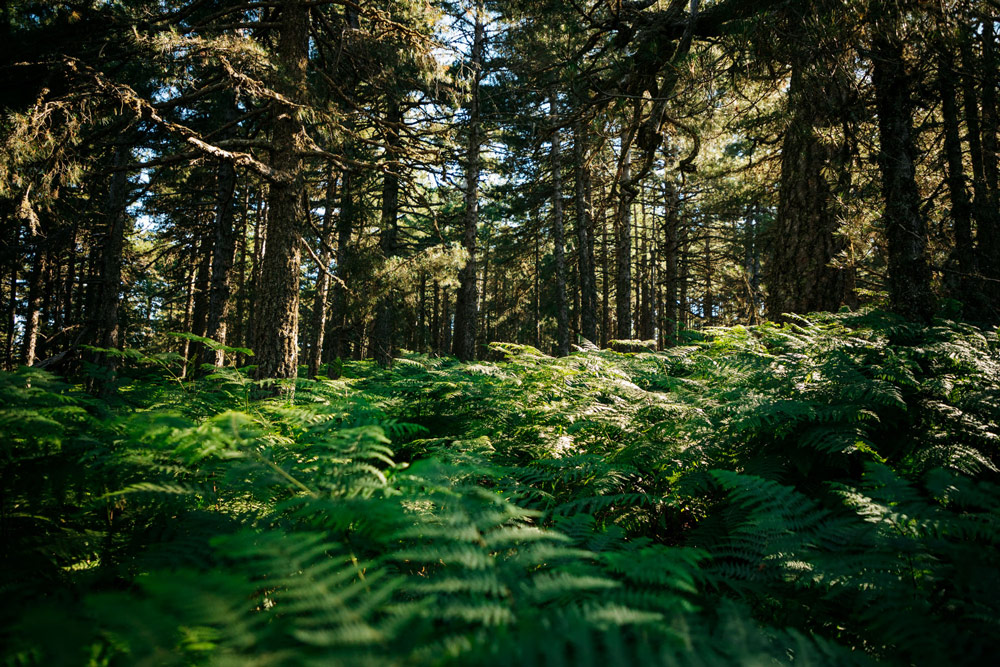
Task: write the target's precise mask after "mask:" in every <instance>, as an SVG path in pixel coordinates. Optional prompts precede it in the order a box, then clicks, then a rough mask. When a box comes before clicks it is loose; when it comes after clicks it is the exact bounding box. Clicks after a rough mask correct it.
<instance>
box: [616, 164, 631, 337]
mask: <svg viewBox="0 0 1000 667" xmlns="http://www.w3.org/2000/svg"><path fill="white" fill-rule="evenodd" d="M625 150H626V153H625V156H624V157H623V158H622V174H621V179H620V180H619V182H618V216H617V219H616V220H615V222H616V223H617V226H616V227H615V230H616V232H617V233H616V234H615V315H616V319H617V321H618V331H617V337H618V339H619V340H628V339H630V338H632V201H633V200H634V199H635V192H634V191H633V190H632V187H633V186H632V167H631V165H630V164H629V163H630V162H631V155H630V154H629V153H628V149H627V148H626V149H625Z"/></svg>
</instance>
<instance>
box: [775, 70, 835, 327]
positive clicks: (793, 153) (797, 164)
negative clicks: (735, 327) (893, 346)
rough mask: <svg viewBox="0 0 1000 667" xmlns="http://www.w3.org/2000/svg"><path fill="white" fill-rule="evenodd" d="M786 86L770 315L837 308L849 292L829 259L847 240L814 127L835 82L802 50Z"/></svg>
mask: <svg viewBox="0 0 1000 667" xmlns="http://www.w3.org/2000/svg"><path fill="white" fill-rule="evenodd" d="M792 67H793V69H792V80H791V86H790V88H789V91H788V97H789V104H790V106H791V111H792V117H791V121H790V122H789V124H788V126H787V128H786V129H785V135H784V141H783V143H782V149H781V187H780V192H779V200H778V214H777V217H776V219H775V221H774V225H773V226H772V228H771V235H770V242H769V244H768V248H767V249H768V257H767V264H766V269H767V286H768V292H767V303H766V308H767V312H768V314H769V316H770V317H772V318H775V319H780V318H781V316H782V314H783V313H808V312H812V311H820V310H826V311H833V310H837V308H839V307H840V305H841V304H843V303H845V302H846V301H848V300H849V295H848V292H849V286H850V281H849V276H848V275H847V271H844V270H843V269H839V268H836V267H833V266H831V265H830V264H831V261H833V259H834V258H835V257H836V256H837V254H838V253H840V252H841V251H842V250H843V248H844V240H843V238H842V237H840V236H839V235H838V234H837V230H838V228H839V227H840V224H839V221H838V219H837V212H836V210H835V208H834V206H833V205H832V202H831V200H832V198H833V195H832V193H831V191H830V186H829V184H828V182H827V180H826V177H825V176H824V172H826V171H828V170H829V169H830V167H831V158H832V155H831V150H830V148H828V147H827V146H824V145H823V141H822V139H820V137H819V136H818V135H817V128H820V127H823V126H826V125H829V124H830V118H829V115H830V109H829V105H830V99H832V96H828V95H827V94H826V93H827V92H828V89H829V88H830V87H831V86H834V85H836V84H835V83H833V82H832V81H831V80H830V77H829V75H828V74H826V73H825V72H816V71H815V69H814V68H819V67H822V66H821V65H818V64H813V63H809V62H807V60H806V59H805V58H804V57H802V56H800V57H798V58H796V60H795V62H794V63H793V66H792Z"/></svg>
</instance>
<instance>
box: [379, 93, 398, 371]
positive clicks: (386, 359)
mask: <svg viewBox="0 0 1000 667" xmlns="http://www.w3.org/2000/svg"><path fill="white" fill-rule="evenodd" d="M401 122H402V115H401V114H400V110H399V102H398V101H396V100H392V101H390V102H389V108H388V110H387V111H386V125H387V126H388V132H389V138H388V142H387V145H386V157H387V159H388V162H389V165H388V168H387V169H386V172H385V178H384V180H383V185H382V238H381V240H380V242H379V245H380V246H381V250H382V257H383V258H384V259H385V260H388V259H390V258H392V257H395V256H396V252H397V248H396V246H397V236H398V227H397V222H398V217H399V175H398V173H397V170H398V169H399V166H398V164H393V161H394V160H395V159H396V157H397V156H396V151H397V150H398V149H399V139H400V134H399V124H400V123H401ZM394 300H395V294H393V292H392V290H389V291H387V292H386V293H385V294H383V295H382V296H381V298H380V299H379V302H378V304H377V305H376V307H375V308H376V313H375V329H374V332H373V335H372V348H373V353H374V357H375V362H376V363H377V364H378V365H379V366H381V367H382V368H389V367H390V366H392V356H393V349H392V338H393V329H394V327H393V320H394V318H395V308H394Z"/></svg>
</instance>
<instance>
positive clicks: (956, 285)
mask: <svg viewBox="0 0 1000 667" xmlns="http://www.w3.org/2000/svg"><path fill="white" fill-rule="evenodd" d="M954 74H955V67H954V57H953V56H952V54H951V51H950V50H949V49H948V47H947V46H945V47H943V48H942V49H941V51H940V53H939V54H938V78H937V81H938V91H939V92H940V94H941V116H942V120H943V121H944V156H945V162H946V164H947V166H948V174H947V182H948V193H949V196H950V199H951V220H952V230H953V233H954V236H955V248H954V251H953V253H952V258H953V260H954V264H956V265H957V267H958V277H957V279H952V278H950V277H949V278H948V280H947V282H948V284H950V285H952V294H953V295H954V296H955V297H956V298H958V299H959V300H961V301H968V299H969V298H970V297H973V296H974V295H975V294H976V292H977V284H976V283H977V281H976V280H975V279H974V274H975V273H976V265H975V248H974V247H973V245H972V202H971V200H970V199H969V192H968V190H966V187H965V165H964V164H963V160H962V139H961V134H960V127H959V118H958V104H957V103H956V101H955V84H954V80H953V78H952V77H954ZM965 310H966V312H965V315H966V316H967V317H968V316H971V315H973V313H974V312H977V311H978V310H979V308H977V307H976V306H975V304H971V303H967V304H966V306H965Z"/></svg>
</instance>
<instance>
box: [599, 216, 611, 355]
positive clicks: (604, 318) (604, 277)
mask: <svg viewBox="0 0 1000 667" xmlns="http://www.w3.org/2000/svg"><path fill="white" fill-rule="evenodd" d="M603 199H604V198H603V197H602V201H603ZM609 245H610V243H609V241H608V221H607V212H606V211H603V212H602V214H601V347H602V348H606V347H607V346H608V342H609V340H610V338H611V269H610V267H609V266H608V259H609V258H610V255H611V250H610V248H609V247H608V246H609Z"/></svg>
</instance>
